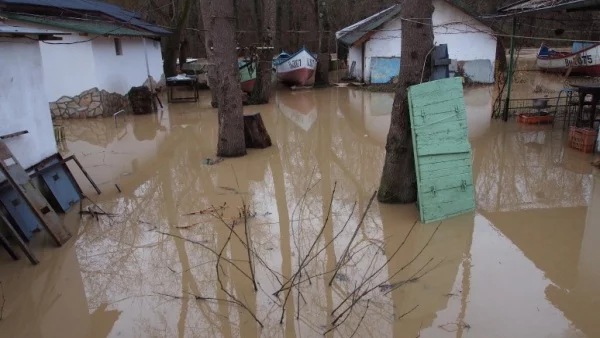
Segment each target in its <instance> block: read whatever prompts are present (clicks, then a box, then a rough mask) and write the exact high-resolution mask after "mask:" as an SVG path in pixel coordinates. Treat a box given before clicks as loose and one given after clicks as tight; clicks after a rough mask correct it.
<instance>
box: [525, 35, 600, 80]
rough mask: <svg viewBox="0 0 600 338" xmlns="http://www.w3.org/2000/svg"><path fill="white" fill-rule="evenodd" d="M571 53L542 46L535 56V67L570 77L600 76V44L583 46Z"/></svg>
mask: <svg viewBox="0 0 600 338" xmlns="http://www.w3.org/2000/svg"><path fill="white" fill-rule="evenodd" d="M576 45H577V43H575V44H574V48H573V52H559V51H555V50H552V49H550V48H548V46H546V45H545V44H542V46H541V47H540V51H539V52H538V55H537V66H538V68H540V69H541V70H544V71H547V72H559V73H566V72H567V71H569V69H570V74H571V75H584V76H600V44H589V45H584V46H583V47H584V48H581V49H579V48H575V46H576Z"/></svg>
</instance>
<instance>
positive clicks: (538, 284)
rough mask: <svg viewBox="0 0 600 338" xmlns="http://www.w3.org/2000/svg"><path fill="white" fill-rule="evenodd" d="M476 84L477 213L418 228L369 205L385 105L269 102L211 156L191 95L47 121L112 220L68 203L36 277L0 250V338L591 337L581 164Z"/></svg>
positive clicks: (587, 202) (594, 187)
mask: <svg viewBox="0 0 600 338" xmlns="http://www.w3.org/2000/svg"><path fill="white" fill-rule="evenodd" d="M542 75H543V74H542ZM536 81H538V82H536ZM549 81H550V82H549ZM552 81H555V82H552ZM556 81H557V80H556V79H554V80H552V79H550V80H548V78H546V80H544V78H538V77H535V78H534V79H533V80H530V82H528V83H530V84H533V85H525V84H522V86H523V88H525V89H518V90H523V91H524V90H531V91H532V92H533V88H534V86H535V84H536V83H541V84H544V85H546V86H550V87H552V88H555V87H556V88H560V85H559V84H557V83H556ZM492 92H493V89H492V88H491V87H478V88H471V89H467V90H466V92H465V95H466V103H467V107H468V108H467V110H468V121H469V135H470V139H471V142H472V146H473V166H474V177H475V184H476V199H477V205H478V207H477V212H475V213H472V214H468V215H464V216H460V217H456V218H453V219H450V220H447V221H444V222H441V223H435V224H429V225H423V224H420V223H419V222H418V221H417V219H418V213H417V209H416V207H415V206H414V205H409V206H389V205H380V204H378V203H377V202H376V201H375V202H373V203H372V204H369V202H370V199H371V197H372V195H373V193H374V191H375V190H376V189H377V187H378V184H379V179H380V174H381V168H382V165H383V160H384V155H385V153H384V152H385V149H384V146H385V139H386V133H387V130H388V128H389V122H390V108H391V104H392V101H393V96H392V94H387V93H372V92H367V91H361V90H357V89H352V88H329V89H321V90H313V91H304V92H297V93H294V92H290V91H288V90H281V91H278V93H277V95H276V97H275V98H274V99H273V100H272V103H271V104H269V105H265V106H254V107H245V110H246V112H248V113H251V112H261V113H262V116H263V119H264V121H265V124H266V127H267V129H268V131H269V132H270V134H271V137H272V139H273V143H274V146H273V147H271V148H269V149H266V150H250V151H249V153H248V155H247V156H245V157H243V158H238V159H227V160H225V161H223V162H220V163H217V164H214V165H210V164H207V163H210V161H207V160H206V159H214V158H215V155H214V152H215V149H216V140H217V118H216V113H215V110H213V109H211V108H210V94H209V93H208V92H203V93H202V95H201V100H200V102H199V103H190V104H173V105H171V106H169V107H168V109H165V110H163V111H161V112H159V113H158V114H156V115H151V116H135V117H134V116H129V117H127V119H126V121H122V120H120V121H119V124H118V126H117V127H115V125H114V122H113V120H112V119H97V120H84V121H67V122H63V125H64V126H65V134H66V138H67V140H66V143H65V144H64V147H63V149H62V150H63V151H64V152H69V153H74V154H76V155H77V156H78V157H79V159H80V160H81V162H82V163H83V165H84V166H85V167H86V168H87V169H88V171H89V173H90V174H91V176H92V177H93V178H94V179H95V180H96V182H97V183H99V185H100V188H101V189H102V191H103V193H102V194H101V195H99V196H98V195H96V194H95V192H94V191H93V190H92V189H91V186H89V184H87V183H86V182H85V179H84V177H83V176H82V175H81V174H79V173H78V172H77V170H76V169H75V168H73V171H74V172H75V173H76V178H77V179H78V181H79V182H81V183H82V185H83V188H84V190H85V192H86V194H87V195H88V196H90V198H91V199H92V200H94V201H95V203H97V204H98V205H99V206H100V207H101V208H102V209H103V210H105V211H106V212H108V213H111V214H113V216H102V215H101V216H99V217H98V220H96V219H94V218H93V217H90V216H84V217H82V218H80V216H79V215H78V211H79V210H78V209H79V207H78V206H76V207H74V210H73V211H72V212H71V213H70V214H68V215H67V216H66V218H65V221H66V222H67V224H68V225H69V227H70V228H71V229H73V231H74V233H76V234H77V236H75V237H74V238H73V239H72V240H71V241H70V242H69V243H68V244H67V245H65V246H64V247H63V248H55V247H54V246H53V245H52V243H51V242H50V240H49V239H48V238H47V237H46V236H45V235H44V234H38V235H37V236H36V238H35V241H34V243H32V246H33V247H34V249H35V251H36V253H37V254H38V256H39V258H40V259H41V261H42V262H41V264H40V265H39V266H36V267H32V266H30V265H29V264H28V263H27V262H26V261H25V260H22V261H19V262H13V261H11V260H10V258H9V257H8V256H7V255H5V254H2V255H0V281H1V282H2V289H0V296H2V297H0V308H1V309H2V312H1V313H2V320H1V321H0V337H11V338H12V337H34V338H35V337H61V338H71V337H73V338H79V337H239V336H243V337H319V336H323V334H324V333H326V332H327V331H329V330H330V329H333V330H332V331H329V333H327V336H330V337H408V338H414V337H590V338H591V337H600V325H598V321H597V318H598V316H597V313H598V310H600V260H599V259H598V253H599V251H598V245H600V218H599V217H598V215H597V213H598V211H596V208H598V207H599V206H600V180H599V179H598V178H597V177H596V176H595V175H594V171H593V169H592V166H590V164H589V163H590V161H591V160H592V159H593V156H591V155H585V154H582V153H579V152H577V151H574V150H571V149H569V148H568V147H567V146H566V133H565V132H563V128H562V126H561V125H556V126H554V127H552V126H522V125H517V124H515V123H514V122H509V123H507V124H504V123H502V122H498V121H490V115H491V109H492V108H491V107H492V101H493V99H492V96H493V95H492ZM523 95H530V94H523ZM529 97H531V96H529ZM115 184H117V185H118V187H119V189H120V190H121V192H120V193H119V191H118V190H117V188H116V186H115ZM89 204H90V203H89V202H88V203H86V205H89ZM324 224H325V226H323V225H324ZM357 229H358V230H357ZM246 230H247V231H246ZM248 243H250V245H247V244H248ZM249 251H250V253H249ZM249 257H250V261H251V262H252V265H250V264H249V262H248V261H249ZM217 266H220V268H217ZM250 266H253V267H254V269H250ZM300 266H301V267H302V269H299V267H300ZM336 272H337V273H336ZM334 275H335V277H334ZM253 277H254V278H253ZM253 280H255V281H256V288H257V289H258V291H255V290H254V283H253ZM290 280H293V281H294V282H290ZM330 282H331V286H330ZM282 285H283V286H282ZM278 291H279V293H277V292H278ZM286 298H287V301H285V305H283V303H284V300H285V299H286ZM3 300H4V301H3ZM2 305H3V307H2ZM282 310H285V311H282ZM332 313H333V314H332ZM338 317H339V318H338ZM336 319H337V320H336ZM333 323H335V325H333ZM261 326H262V327H261Z"/></svg>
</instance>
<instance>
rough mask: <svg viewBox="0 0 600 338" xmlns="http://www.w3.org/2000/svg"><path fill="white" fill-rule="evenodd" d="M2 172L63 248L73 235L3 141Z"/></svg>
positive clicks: (0, 142) (0, 164)
mask: <svg viewBox="0 0 600 338" xmlns="http://www.w3.org/2000/svg"><path fill="white" fill-rule="evenodd" d="M0 171H2V173H3V174H4V176H5V177H6V179H7V181H8V182H9V183H10V185H11V186H12V187H13V188H14V189H15V190H16V191H17V193H18V194H19V195H20V196H21V197H22V198H23V200H24V201H25V202H26V203H27V205H28V206H29V208H30V209H31V210H32V211H33V213H34V214H35V216H36V217H37V219H38V220H39V221H40V223H41V224H42V226H43V227H44V228H45V229H46V231H48V233H49V234H50V236H51V237H52V239H54V241H55V242H56V244H57V245H58V246H62V245H63V244H64V243H66V242H67V241H68V240H69V239H70V238H71V233H69V231H68V230H67V229H65V227H64V226H63V225H62V223H61V220H60V218H59V217H58V215H57V214H56V212H55V211H54V209H52V207H51V206H50V204H48V201H46V199H45V198H44V196H43V195H42V194H41V193H40V192H39V190H37V189H36V187H35V186H34V185H33V182H32V181H31V179H30V178H29V176H28V175H27V173H26V172H25V169H23V167H22V166H21V164H20V163H19V161H18V160H17V159H16V158H15V157H14V156H13V154H12V152H11V151H10V149H9V148H8V146H7V145H6V144H5V143H4V142H2V141H0Z"/></svg>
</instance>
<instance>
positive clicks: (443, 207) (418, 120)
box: [408, 77, 475, 223]
mask: <svg viewBox="0 0 600 338" xmlns="http://www.w3.org/2000/svg"><path fill="white" fill-rule="evenodd" d="M408 102H409V107H410V119H411V126H412V137H413V148H414V154H415V167H416V170H417V186H418V189H419V195H418V196H419V201H418V205H419V211H420V214H421V221H422V222H424V223H430V222H434V221H439V220H443V219H446V218H449V217H452V216H457V215H460V214H464V213H467V212H471V211H473V210H474V209H475V191H474V187H473V168H472V160H471V144H470V143H469V132H468V129H467V113H466V110H465V102H464V97H463V87H462V78H460V77H454V78H449V79H443V80H438V81H432V82H427V83H423V84H420V85H416V86H412V87H410V88H409V89H408Z"/></svg>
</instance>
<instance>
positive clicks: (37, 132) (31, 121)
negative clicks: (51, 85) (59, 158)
mask: <svg viewBox="0 0 600 338" xmlns="http://www.w3.org/2000/svg"><path fill="white" fill-rule="evenodd" d="M56 34H63V33H61V32H57V31H49V30H42V29H30V28H25V27H15V26H10V25H5V24H2V20H1V19H0V135H8V134H13V133H17V132H20V131H25V130H26V131H27V132H28V133H27V134H24V135H20V136H17V137H12V138H9V139H6V141H5V142H6V144H7V145H8V147H9V148H10V150H11V151H12V153H13V154H14V155H15V157H16V158H17V160H19V162H20V163H21V165H22V166H23V167H24V168H29V167H32V166H34V165H36V164H38V163H39V162H41V161H42V160H44V159H46V158H49V157H50V156H52V155H54V154H56V153H57V152H58V150H57V147H56V141H55V140H54V131H53V127H52V119H51V118H50V114H48V100H47V99H46V88H45V85H44V72H43V67H42V55H41V53H40V44H39V42H38V40H39V41H44V40H45V39H55V38H56V36H55V35H56ZM2 180H4V178H2Z"/></svg>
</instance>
